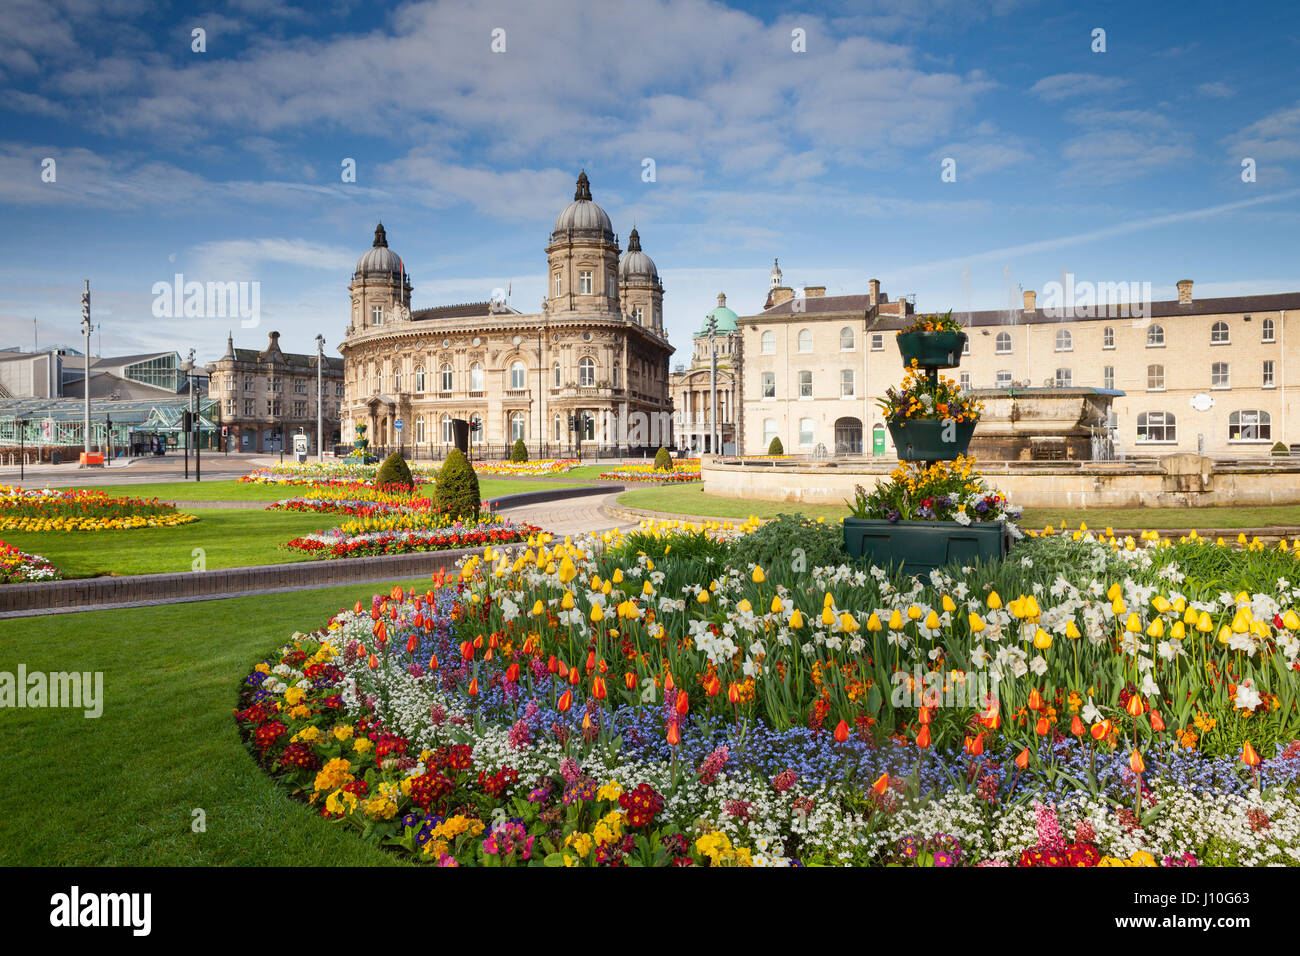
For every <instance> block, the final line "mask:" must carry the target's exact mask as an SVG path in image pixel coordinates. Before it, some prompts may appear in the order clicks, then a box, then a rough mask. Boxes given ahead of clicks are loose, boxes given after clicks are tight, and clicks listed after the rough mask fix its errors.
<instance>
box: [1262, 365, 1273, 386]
mask: <svg viewBox="0 0 1300 956" xmlns="http://www.w3.org/2000/svg"><path fill="white" fill-rule="evenodd" d="M1263 384H1264V387H1265V388H1272V387H1273V360H1272V359H1269V360H1268V361H1267V362H1265V363H1264V383H1263Z"/></svg>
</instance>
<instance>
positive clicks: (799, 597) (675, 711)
mask: <svg viewBox="0 0 1300 956" xmlns="http://www.w3.org/2000/svg"><path fill="white" fill-rule="evenodd" d="M780 520H781V519H777V522H779V521H780ZM777 530H778V532H779V528H778V529H777ZM647 531H648V532H651V533H646V532H642V533H639V534H637V535H632V536H628V537H627V538H622V537H621V536H619V535H617V534H615V533H611V534H608V535H605V536H602V537H601V538H583V539H579V540H578V541H575V542H573V543H572V544H569V543H565V544H556V545H555V546H554V547H550V546H549V545H550V544H551V542H549V541H547V540H545V539H544V538H538V539H534V540H533V541H532V542H530V544H529V546H528V547H526V548H522V547H521V548H514V549H500V548H489V549H487V550H485V552H484V553H483V554H482V555H481V556H480V555H475V556H472V557H471V558H469V559H467V560H466V561H465V562H464V563H463V565H462V568H461V573H460V575H459V578H458V580H457V582H456V584H455V587H454V589H453V588H452V587H447V588H441V587H440V588H438V589H437V590H431V591H429V592H427V593H426V594H424V595H420V596H416V595H413V594H401V593H400V592H394V593H392V594H389V595H381V596H376V597H375V598H374V599H373V600H372V601H371V602H370V604H369V606H363V605H361V604H360V603H358V605H357V606H356V607H355V608H354V609H353V610H351V611H347V612H343V613H341V614H339V615H338V616H336V617H335V618H334V619H333V620H332V621H330V622H329V624H328V625H327V627H325V628H324V629H323V630H322V631H320V632H318V633H316V634H314V635H295V638H294V640H293V641H292V642H291V643H290V644H289V645H288V646H287V647H286V648H284V649H283V650H282V651H281V652H280V653H279V654H277V655H275V656H274V657H273V658H272V659H270V660H268V661H267V662H265V663H264V664H262V665H260V666H259V668H258V670H256V671H255V672H254V673H253V674H251V675H250V677H249V679H248V681H247V682H246V683H245V688H244V692H243V699H242V701H241V705H240V706H241V709H240V712H239V715H238V719H239V723H240V724H241V726H242V727H243V729H244V730H245V732H246V734H247V736H248V740H249V744H250V747H251V748H252V750H253V752H254V753H255V754H256V756H257V757H258V759H259V760H260V761H261V762H262V763H263V765H264V766H266V767H267V768H268V770H270V771H271V772H273V773H275V774H277V775H278V776H279V777H280V778H281V779H282V780H283V782H284V783H285V784H286V785H287V786H289V787H290V788H291V789H292V790H293V791H294V792H295V793H297V794H298V795H299V796H301V797H302V798H303V799H306V800H308V801H309V802H311V804H312V805H313V806H314V807H316V808H317V809H318V810H319V812H320V813H321V815H322V816H323V817H325V818H326V819H329V820H331V821H333V822H335V823H337V824H338V825H342V826H348V827H355V828H356V829H357V830H358V831H359V832H361V833H363V834H365V835H366V836H367V837H368V838H369V839H372V840H376V841H378V842H380V843H383V844H385V845H388V846H391V847H394V848H396V849H398V850H400V851H402V852H405V853H409V854H412V855H413V856H414V857H415V858H416V859H418V860H421V861H425V862H431V863H441V864H443V865H454V864H468V863H473V864H489V865H497V864H502V863H530V864H534V865H537V864H543V863H545V864H549V865H616V864H621V863H643V864H679V865H684V864H687V863H697V864H699V863H708V864H710V865H749V864H754V865H764V864H770V865H788V864H793V863H798V862H806V863H853V864H890V863H903V864H912V865H934V866H944V865H974V864H984V865H1001V864H1019V865H1062V864H1069V865H1103V864H1104V865H1147V864H1151V863H1155V864H1162V865H1187V864H1189V863H1211V864H1265V863H1292V864H1294V863H1295V862H1297V861H1300V855H1298V854H1300V798H1298V797H1297V785H1298V784H1300V744H1297V743H1296V737H1297V732H1298V731H1300V705H1298V704H1297V691H1298V689H1300V676H1298V669H1300V661H1298V658H1300V636H1297V632H1298V631H1300V615H1298V614H1297V611H1296V604H1297V601H1300V587H1297V586H1295V585H1294V584H1293V583H1292V581H1293V580H1294V579H1295V578H1296V576H1297V572H1298V571H1300V567H1297V563H1296V559H1295V557H1294V555H1293V554H1292V553H1291V552H1290V551H1283V550H1281V549H1280V548H1279V549H1269V550H1240V549H1236V548H1233V547H1231V546H1219V545H1215V544H1211V543H1208V542H1205V541H1203V540H1202V539H1191V538H1189V539H1188V540H1185V541H1181V542H1178V543H1171V542H1167V541H1163V540H1159V539H1155V540H1152V539H1150V538H1144V539H1143V540H1141V541H1133V540H1126V541H1122V542H1121V541H1116V540H1114V539H1113V538H1106V537H1099V536H1097V535H1096V534H1094V533H1092V532H1089V531H1087V530H1086V529H1081V530H1080V532H1079V533H1078V537H1077V540H1076V539H1075V535H1074V534H1070V535H1060V534H1052V535H1046V536H1037V537H1034V538H1031V539H1029V540H1028V541H1026V542H1025V543H1024V544H1022V545H1021V548H1020V550H1018V551H1017V554H1016V557H1015V558H1014V559H1011V560H1007V561H1003V562H1001V563H996V564H992V565H981V566H979V567H973V568H949V569H945V570H943V571H936V572H933V573H932V574H930V575H928V576H926V577H925V578H923V579H921V580H912V579H904V578H901V577H898V578H893V579H890V578H889V577H888V576H886V575H884V573H883V572H881V571H880V570H879V569H868V568H857V567H853V566H849V565H843V564H842V565H837V566H825V567H812V568H808V567H804V568H799V567H798V562H797V561H794V562H787V563H783V564H781V565H779V566H778V565H777V564H773V565H772V566H771V567H770V568H768V569H767V570H766V571H765V570H764V569H763V568H762V567H759V566H756V565H754V564H753V563H752V562H745V561H744V560H743V555H744V554H745V553H746V552H745V549H746V548H747V547H749V544H748V541H749V536H748V535H746V534H739V535H737V534H735V533H731V534H727V535H722V536H713V537H710V536H709V535H707V534H701V533H699V532H698V531H695V532H691V531H686V530H680V529H653V528H648V529H647ZM769 536H770V535H769ZM719 538H721V539H722V540H719ZM795 543H797V542H795ZM732 555H735V556H737V557H736V558H734V559H733V558H732V557H731V556H732ZM1001 594H1006V595H1007V599H1006V600H1005V601H1004V599H1003V598H1002V597H1001V596H1000V595H1001ZM1011 595H1015V597H1011ZM1053 805H1054V806H1053Z"/></svg>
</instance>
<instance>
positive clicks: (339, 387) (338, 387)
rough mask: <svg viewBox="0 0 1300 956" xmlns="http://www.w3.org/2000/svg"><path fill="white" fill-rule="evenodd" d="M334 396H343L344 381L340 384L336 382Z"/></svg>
mask: <svg viewBox="0 0 1300 956" xmlns="http://www.w3.org/2000/svg"><path fill="white" fill-rule="evenodd" d="M334 397H335V398H342V397H343V383H342V382H339V383H338V384H336V385H335V386H334Z"/></svg>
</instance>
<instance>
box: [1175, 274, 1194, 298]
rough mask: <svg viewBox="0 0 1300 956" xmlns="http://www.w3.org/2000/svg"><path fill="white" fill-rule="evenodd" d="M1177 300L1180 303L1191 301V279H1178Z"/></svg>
mask: <svg viewBox="0 0 1300 956" xmlns="http://www.w3.org/2000/svg"><path fill="white" fill-rule="evenodd" d="M1178 301H1179V302H1180V303H1190V302H1191V301H1192V280H1191V279H1179V280H1178Z"/></svg>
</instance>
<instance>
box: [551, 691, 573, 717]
mask: <svg viewBox="0 0 1300 956" xmlns="http://www.w3.org/2000/svg"><path fill="white" fill-rule="evenodd" d="M555 706H556V707H557V708H559V711H560V713H562V714H563V713H566V712H567V711H568V709H569V708H570V707H571V706H573V691H571V690H566V691H565V692H564V693H563V694H561V695H560V699H559V701H558V702H557V703H556V705H555Z"/></svg>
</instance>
